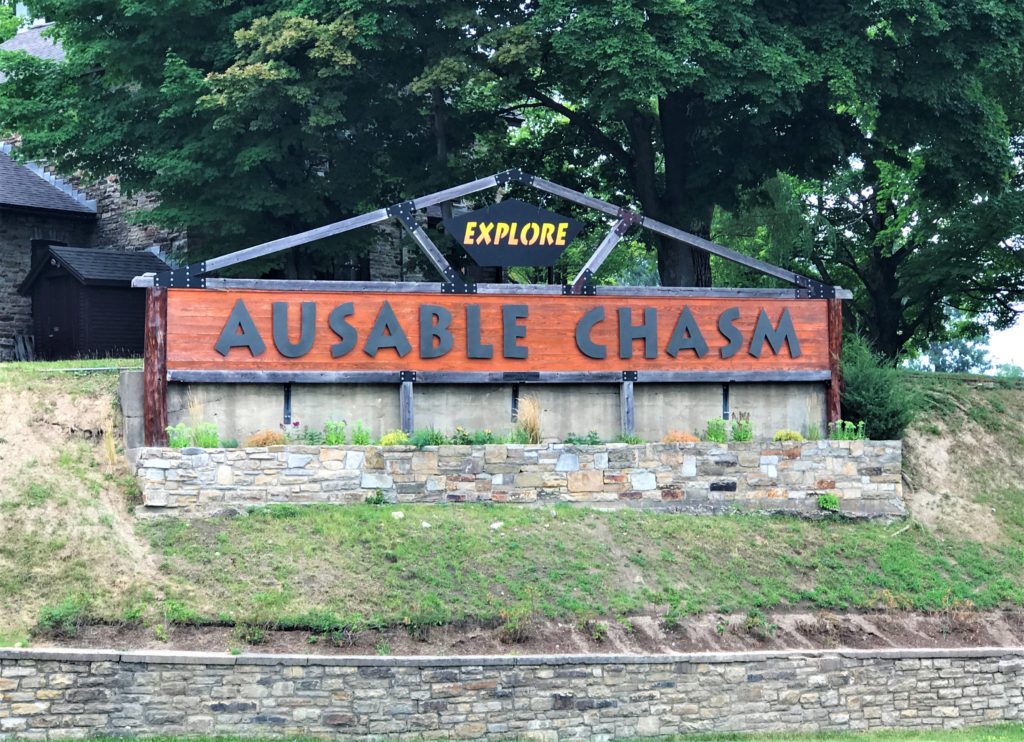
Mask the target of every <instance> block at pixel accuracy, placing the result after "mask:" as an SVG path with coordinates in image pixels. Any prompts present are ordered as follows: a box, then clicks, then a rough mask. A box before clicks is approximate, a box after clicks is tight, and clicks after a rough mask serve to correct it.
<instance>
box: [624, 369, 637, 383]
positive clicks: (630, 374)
mask: <svg viewBox="0 0 1024 742" xmlns="http://www.w3.org/2000/svg"><path fill="white" fill-rule="evenodd" d="M636 377H637V372H636V371H623V372H622V380H623V381H636Z"/></svg>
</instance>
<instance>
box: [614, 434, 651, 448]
mask: <svg viewBox="0 0 1024 742" xmlns="http://www.w3.org/2000/svg"><path fill="white" fill-rule="evenodd" d="M615 441H616V442H617V443H628V444H629V445H631V446H639V445H640V444H642V443H646V442H647V441H645V440H644V439H643V438H641V437H640V436H638V435H637V434H636V433H630V434H629V435H625V434H623V435H620V436H617V437H616V438H615Z"/></svg>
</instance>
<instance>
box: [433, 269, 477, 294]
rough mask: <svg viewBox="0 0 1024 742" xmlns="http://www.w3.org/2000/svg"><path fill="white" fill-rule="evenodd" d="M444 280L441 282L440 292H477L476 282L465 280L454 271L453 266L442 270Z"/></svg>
mask: <svg viewBox="0 0 1024 742" xmlns="http://www.w3.org/2000/svg"><path fill="white" fill-rule="evenodd" d="M443 273H444V277H445V279H446V280H445V282H444V283H442V284H441V293H442V294H475V293H477V290H476V284H475V283H473V282H472V281H467V280H466V279H464V278H463V277H462V276H460V275H459V274H458V273H456V272H455V269H454V268H447V269H445V270H444V271H443Z"/></svg>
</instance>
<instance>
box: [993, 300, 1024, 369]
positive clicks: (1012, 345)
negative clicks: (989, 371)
mask: <svg viewBox="0 0 1024 742" xmlns="http://www.w3.org/2000/svg"><path fill="white" fill-rule="evenodd" d="M1018 309H1024V307H1018ZM988 347H989V355H990V357H991V359H992V366H993V367H995V366H998V365H999V364H1000V363H1012V364H1014V365H1016V366H1022V367H1024V314H1022V315H1020V316H1019V317H1018V318H1017V324H1015V325H1014V326H1013V327H1011V328H1009V329H1006V330H999V331H997V332H993V333H992V334H991V335H990V336H989V344H988Z"/></svg>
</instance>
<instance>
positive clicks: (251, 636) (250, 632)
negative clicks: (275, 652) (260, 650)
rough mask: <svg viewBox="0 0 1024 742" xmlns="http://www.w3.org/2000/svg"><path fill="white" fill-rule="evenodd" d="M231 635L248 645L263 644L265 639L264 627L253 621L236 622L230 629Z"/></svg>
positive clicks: (265, 631)
mask: <svg viewBox="0 0 1024 742" xmlns="http://www.w3.org/2000/svg"><path fill="white" fill-rule="evenodd" d="M231 635H232V636H233V637H234V638H235V639H237V640H238V641H241V642H245V643H246V644H250V645H258V644H263V643H264V642H266V640H267V630H266V627H264V626H260V625H259V624H255V623H240V624H236V625H235V627H234V628H233V629H232V631H231Z"/></svg>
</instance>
